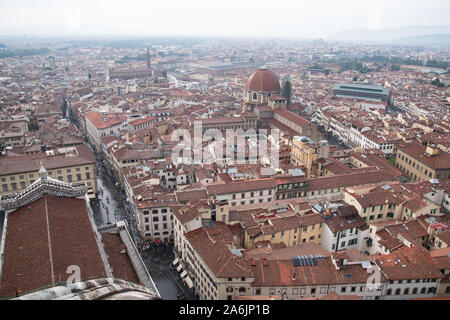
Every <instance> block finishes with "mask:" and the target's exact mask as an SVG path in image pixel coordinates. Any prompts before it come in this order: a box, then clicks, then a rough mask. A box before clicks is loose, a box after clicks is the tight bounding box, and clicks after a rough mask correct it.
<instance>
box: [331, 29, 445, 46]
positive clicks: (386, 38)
mask: <svg viewBox="0 0 450 320" xmlns="http://www.w3.org/2000/svg"><path fill="white" fill-rule="evenodd" d="M449 33H450V26H407V27H401V28H392V29H356V30H346V31H341V32H337V33H335V34H332V35H331V36H329V37H327V38H326V40H328V41H346V42H364V43H387V42H394V41H395V42H397V41H398V40H400V39H402V41H414V39H409V40H408V39H407V38H410V37H418V36H425V35H427V36H428V35H434V36H437V35H440V34H449Z"/></svg>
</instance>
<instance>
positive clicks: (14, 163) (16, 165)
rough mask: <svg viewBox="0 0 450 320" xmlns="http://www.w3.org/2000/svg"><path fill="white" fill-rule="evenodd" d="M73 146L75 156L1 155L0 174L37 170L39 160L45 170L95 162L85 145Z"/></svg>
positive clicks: (40, 154) (41, 154) (43, 154)
mask: <svg viewBox="0 0 450 320" xmlns="http://www.w3.org/2000/svg"><path fill="white" fill-rule="evenodd" d="M75 148H76V150H77V152H78V155H75V156H66V155H65V154H59V155H55V156H47V155H46V154H45V153H39V154H33V155H24V156H17V157H2V158H0V175H7V174H16V173H22V172H24V173H25V172H37V171H39V168H40V167H41V164H40V161H41V160H42V164H43V166H44V167H45V168H46V169H47V170H51V169H57V168H65V167H73V166H82V165H87V164H94V163H95V157H94V155H93V153H92V151H91V150H90V149H89V147H88V146H87V145H77V146H76V147H75Z"/></svg>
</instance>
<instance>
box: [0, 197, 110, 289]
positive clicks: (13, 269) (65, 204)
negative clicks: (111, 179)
mask: <svg viewBox="0 0 450 320" xmlns="http://www.w3.org/2000/svg"><path fill="white" fill-rule="evenodd" d="M7 226H8V228H7V233H6V240H5V252H4V256H3V266H2V278H1V283H0V297H13V296H16V290H17V291H20V292H21V293H22V294H24V293H26V292H29V291H31V290H34V289H37V288H41V287H43V286H47V285H50V284H53V283H56V282H58V281H66V280H67V278H68V277H69V275H70V274H68V273H67V268H68V267H69V266H71V265H76V266H79V267H80V270H81V277H82V278H83V279H87V278H93V277H97V278H98V277H105V276H106V269H105V266H104V264H103V261H102V258H101V256H100V252H99V248H98V246H97V242H96V239H95V234H94V232H93V230H92V224H91V221H90V219H89V216H88V212H87V211H86V203H85V200H84V199H75V198H66V197H54V196H45V197H43V198H40V199H38V200H36V201H34V202H32V203H31V204H28V205H27V206H25V207H22V208H20V209H18V210H16V211H14V212H12V213H10V214H9V215H8V221H7ZM52 269H53V274H52Z"/></svg>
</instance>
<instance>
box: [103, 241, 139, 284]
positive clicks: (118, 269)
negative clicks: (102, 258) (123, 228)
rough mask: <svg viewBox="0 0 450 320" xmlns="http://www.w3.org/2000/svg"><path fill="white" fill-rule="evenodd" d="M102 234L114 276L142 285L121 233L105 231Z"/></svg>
mask: <svg viewBox="0 0 450 320" xmlns="http://www.w3.org/2000/svg"><path fill="white" fill-rule="evenodd" d="M101 236H102V243H103V245H104V248H105V253H106V255H107V256H108V262H109V265H110V267H111V269H112V274H113V276H114V278H117V279H122V280H127V281H130V282H133V283H136V284H140V285H142V284H141V282H140V281H139V277H138V275H137V273H136V271H135V270H134V266H133V264H132V263H131V260H130V257H129V256H128V253H127V252H126V246H125V244H124V243H123V242H122V239H121V238H120V235H119V234H118V233H108V232H105V233H102V234H101Z"/></svg>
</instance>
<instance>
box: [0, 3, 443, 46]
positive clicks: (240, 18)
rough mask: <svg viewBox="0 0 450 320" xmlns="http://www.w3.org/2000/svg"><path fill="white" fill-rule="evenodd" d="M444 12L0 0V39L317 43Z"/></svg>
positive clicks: (422, 6) (426, 6)
mask: <svg viewBox="0 0 450 320" xmlns="http://www.w3.org/2000/svg"><path fill="white" fill-rule="evenodd" d="M449 14H450V1H449V0H427V1H423V0H395V1H392V0H359V1H355V0H291V1H288V0H164V1H161V0H159V1H155V0H77V1H72V0H39V1H35V0H14V1H12V0H0V34H13V33H14V34H23V33H27V34H39V33H41V34H46V35H49V34H54V35H61V34H72V35H102V34H110V35H179V36H189V35H226V36H268V37H296V38H297V37H298V38H316V37H326V36H328V35H331V34H333V33H335V32H337V31H342V30H347V29H360V28H371V29H377V28H393V27H401V26H408V25H448V24H449V23H448V21H449V18H448V17H449Z"/></svg>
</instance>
